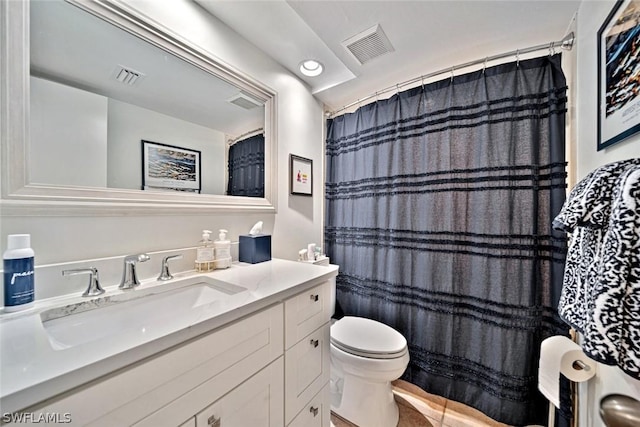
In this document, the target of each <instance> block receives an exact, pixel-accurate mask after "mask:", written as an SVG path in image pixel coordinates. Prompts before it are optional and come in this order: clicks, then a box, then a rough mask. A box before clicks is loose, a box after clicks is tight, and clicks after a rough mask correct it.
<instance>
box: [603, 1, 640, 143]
mask: <svg viewBox="0 0 640 427" xmlns="http://www.w3.org/2000/svg"><path fill="white" fill-rule="evenodd" d="M639 11H640V0H618V1H617V2H616V4H615V5H614V7H613V9H612V10H611V12H610V13H609V16H607V19H606V20H605V21H604V23H603V24H602V26H601V27H600V29H599V30H598V39H597V49H598V55H597V57H598V101H597V105H598V140H597V151H600V150H602V149H604V148H606V147H609V146H611V145H613V144H616V143H618V142H620V141H622V140H624V139H627V138H628V137H630V136H631V135H633V134H635V133H636V132H638V131H640V75H634V74H633V70H634V69H635V68H636V67H640V24H636V25H632V24H631V23H632V22H635V20H632V19H631V18H632V16H633V17H636V15H637V14H638V12H639ZM639 69H640V68H639Z"/></svg>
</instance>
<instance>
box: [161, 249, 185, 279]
mask: <svg viewBox="0 0 640 427" xmlns="http://www.w3.org/2000/svg"><path fill="white" fill-rule="evenodd" d="M172 259H182V254H178V255H170V256H166V257H164V258H162V267H161V268H160V275H159V276H158V280H171V279H173V276H172V275H171V272H169V261H170V260H172Z"/></svg>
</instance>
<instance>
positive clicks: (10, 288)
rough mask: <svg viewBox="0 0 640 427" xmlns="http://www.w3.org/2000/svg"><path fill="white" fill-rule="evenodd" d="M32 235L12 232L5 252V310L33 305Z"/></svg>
mask: <svg viewBox="0 0 640 427" xmlns="http://www.w3.org/2000/svg"><path fill="white" fill-rule="evenodd" d="M30 246H31V235H29V234H10V235H9V236H7V250H6V251H5V252H4V254H3V256H2V259H3V268H4V311H6V312H10V311H18V310H24V309H26V308H29V307H31V306H32V305H33V299H34V286H33V282H34V280H33V273H34V261H33V259H34V252H33V249H31V247H30Z"/></svg>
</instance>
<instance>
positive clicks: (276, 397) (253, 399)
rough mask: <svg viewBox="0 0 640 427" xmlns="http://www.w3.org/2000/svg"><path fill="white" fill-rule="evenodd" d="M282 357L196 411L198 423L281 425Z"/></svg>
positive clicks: (204, 426)
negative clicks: (206, 406)
mask: <svg viewBox="0 0 640 427" xmlns="http://www.w3.org/2000/svg"><path fill="white" fill-rule="evenodd" d="M282 374H283V361H282V358H279V359H278V360H276V361H275V362H273V363H272V364H271V365H269V367H267V368H265V369H263V370H262V371H260V372H258V373H257V374H256V375H254V376H253V377H251V378H249V379H248V380H247V381H245V382H244V383H242V384H241V385H239V386H238V387H237V388H235V389H234V390H233V391H231V392H230V393H229V394H227V395H226V396H224V397H223V398H221V399H220V400H218V401H217V402H215V403H214V404H212V405H211V406H209V407H208V408H206V409H204V410H203V411H201V412H199V413H198V414H197V415H196V427H221V426H224V427H248V426H251V427H280V426H282V425H283V420H282V403H283V400H282V399H283V390H282V387H283V384H282Z"/></svg>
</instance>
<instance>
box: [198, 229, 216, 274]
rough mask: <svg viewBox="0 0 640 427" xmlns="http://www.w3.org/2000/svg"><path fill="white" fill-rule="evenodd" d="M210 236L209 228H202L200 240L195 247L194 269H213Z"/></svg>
mask: <svg viewBox="0 0 640 427" xmlns="http://www.w3.org/2000/svg"><path fill="white" fill-rule="evenodd" d="M210 236H211V231H210V230H202V240H200V244H199V246H198V249H196V271H201V272H202V271H205V272H206V271H212V270H213V269H214V257H213V244H212V243H213V242H212V241H211V239H210V238H209V237H210Z"/></svg>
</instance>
